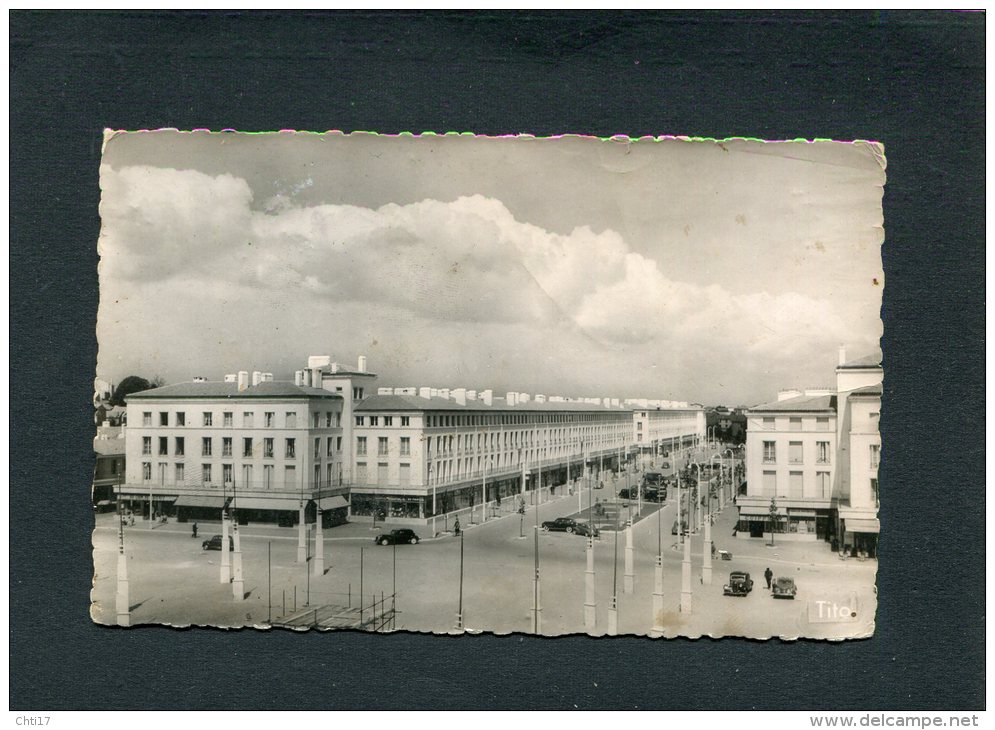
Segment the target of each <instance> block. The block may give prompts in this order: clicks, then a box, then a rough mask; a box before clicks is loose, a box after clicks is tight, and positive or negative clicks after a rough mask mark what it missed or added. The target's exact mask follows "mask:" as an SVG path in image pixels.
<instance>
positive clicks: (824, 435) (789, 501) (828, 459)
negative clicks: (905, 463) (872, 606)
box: [737, 350, 883, 556]
mask: <svg viewBox="0 0 995 730" xmlns="http://www.w3.org/2000/svg"><path fill="white" fill-rule="evenodd" d="M882 379H883V374H882V370H881V366H880V364H878V363H877V362H876V360H873V359H863V360H857V361H851V362H848V361H846V360H845V352H844V351H843V350H841V352H840V364H839V366H838V367H837V368H836V387H835V388H833V389H815V390H807V391H798V390H789V391H781V392H780V393H779V394H778V400H777V401H775V402H772V403H766V404H762V405H759V406H755V407H753V408H750V409H748V411H747V413H746V416H747V434H746V436H747V438H746V492H745V494H741V495H739V497H738V499H737V505H738V508H739V523H738V526H737V532H738V533H739V535H740V536H749V537H762V536H763V535H764V534H765V533H767V534H769V532H770V530H771V528H772V525H774V524H776V529H777V531H778V532H779V533H781V535H782V536H783V537H785V538H787V539H800V540H806V539H810V540H826V541H828V542H830V543H832V544H834V545H835V546H836V548H837V549H840V550H848V551H850V552H852V553H855V554H867V555H871V556H873V555H874V554H875V553H876V547H877V534H878V532H879V523H878V518H877V508H878V486H877V485H878V481H877V466H878V463H879V460H880V452H881V437H880V433H879V430H878V420H879V418H880V411H881V382H882ZM772 506H773V507H774V508H775V509H776V514H773V515H772V512H771V509H772Z"/></svg>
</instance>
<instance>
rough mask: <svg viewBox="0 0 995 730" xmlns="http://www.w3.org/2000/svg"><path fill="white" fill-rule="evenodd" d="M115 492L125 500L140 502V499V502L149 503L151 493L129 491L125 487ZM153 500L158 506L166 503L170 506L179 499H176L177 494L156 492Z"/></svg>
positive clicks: (153, 494)
mask: <svg viewBox="0 0 995 730" xmlns="http://www.w3.org/2000/svg"><path fill="white" fill-rule="evenodd" d="M115 491H117V496H118V497H121V498H123V499H134V500H139V499H140V500H142V501H144V502H148V501H149V493H148V492H142V491H140V490H134V489H129V488H128V487H124V488H123V489H121V490H120V491H118V490H115ZM152 499H153V500H155V502H156V503H157V504H158V503H162V502H165V503H167V504H168V503H170V502H175V501H176V499H177V497H176V495H175V494H156V493H155V492H153V493H152Z"/></svg>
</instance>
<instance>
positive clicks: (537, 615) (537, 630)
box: [532, 467, 542, 635]
mask: <svg viewBox="0 0 995 730" xmlns="http://www.w3.org/2000/svg"><path fill="white" fill-rule="evenodd" d="M540 468H541V467H540ZM540 473H541V472H540ZM540 592H541V586H540V583H539V500H536V524H535V579H534V581H533V587H532V632H533V633H534V634H536V635H539V634H541V633H542V597H541V595H540Z"/></svg>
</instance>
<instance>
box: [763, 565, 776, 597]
mask: <svg viewBox="0 0 995 730" xmlns="http://www.w3.org/2000/svg"><path fill="white" fill-rule="evenodd" d="M773 577H774V571H773V570H771V569H770V567H769V566H768V568H767V570H765V571H764V580H766V581H767V590H768V591H769V590H770V581H771V578H773Z"/></svg>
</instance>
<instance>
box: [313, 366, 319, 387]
mask: <svg viewBox="0 0 995 730" xmlns="http://www.w3.org/2000/svg"><path fill="white" fill-rule="evenodd" d="M311 387H312V388H320V387H321V368H320V367H313V368H311Z"/></svg>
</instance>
